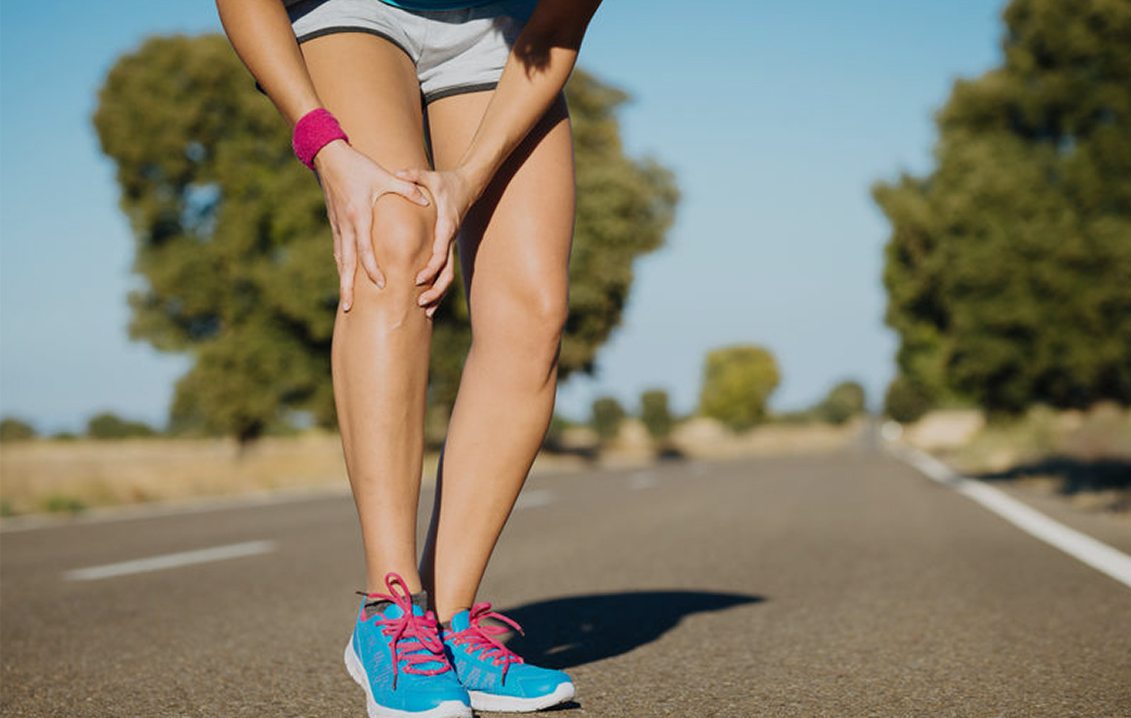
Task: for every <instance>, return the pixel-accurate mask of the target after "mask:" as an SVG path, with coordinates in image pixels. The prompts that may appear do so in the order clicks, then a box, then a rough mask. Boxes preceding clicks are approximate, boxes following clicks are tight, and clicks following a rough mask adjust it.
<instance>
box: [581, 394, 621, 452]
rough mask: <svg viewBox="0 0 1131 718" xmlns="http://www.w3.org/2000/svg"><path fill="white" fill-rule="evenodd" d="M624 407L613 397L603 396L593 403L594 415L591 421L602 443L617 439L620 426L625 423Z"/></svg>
mask: <svg viewBox="0 0 1131 718" xmlns="http://www.w3.org/2000/svg"><path fill="white" fill-rule="evenodd" d="M624 417H625V412H624V407H622V406H621V405H620V402H619V401H617V400H616V399H614V398H613V397H611V396H602V397H600V398H598V399H596V400H595V401H594V402H593V415H592V419H591V420H590V423H591V425H592V426H593V430H594V431H596V432H597V436H598V437H599V438H600V439H601V441H602V442H607V441H612V440H613V439H615V438H617V432H618V431H619V430H620V424H621V422H622V421H624Z"/></svg>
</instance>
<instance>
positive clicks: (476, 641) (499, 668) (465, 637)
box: [442, 603, 574, 713]
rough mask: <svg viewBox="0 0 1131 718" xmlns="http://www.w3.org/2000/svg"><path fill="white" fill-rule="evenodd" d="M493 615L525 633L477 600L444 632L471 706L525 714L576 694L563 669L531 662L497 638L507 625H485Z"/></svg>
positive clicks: (446, 644)
mask: <svg viewBox="0 0 1131 718" xmlns="http://www.w3.org/2000/svg"><path fill="white" fill-rule="evenodd" d="M485 618H491V619H495V620H497V621H500V622H502V623H505V624H506V625H508V626H510V627H511V628H513V629H515V630H516V631H518V632H519V633H522V627H521V626H519V625H518V624H517V623H515V622H514V621H513V620H511V619H509V618H507V617H506V616H504V615H502V614H500V613H496V612H494V611H492V610H491V604H489V603H477V604H475V605H474V606H473V607H472V608H471V610H470V611H460V612H459V613H457V614H456V615H454V616H452V627H451V630H445V631H443V634H442V635H443V639H444V645H445V646H447V647H448V650H449V651H451V655H452V663H453V664H454V665H455V669H456V675H458V676H459V680H460V682H461V683H462V684H463V687H464V688H466V689H467V693H468V695H469V696H471V707H472V708H475V709H477V710H482V711H507V712H514V713H525V712H527V711H536V710H541V709H542V708H549V707H550V706H556V705H557V704H559V703H564V702H566V701H568V700H570V699H571V698H573V696H574V688H573V681H571V680H570V678H569V676H567V675H566V674H565V673H562V672H561V671H555V670H551V669H549V668H539V667H538V666H532V665H530V664H528V663H526V662H525V661H523V660H522V658H521V657H520V656H519V655H517V654H516V653H514V652H513V651H511V650H510V649H509V648H507V647H506V646H504V645H503V644H502V643H500V642H499V641H498V640H497V639H496V638H495V636H498V635H500V634H503V633H506V632H507V629H506V628H504V627H503V626H497V625H491V624H489V623H482V621H483V619H485Z"/></svg>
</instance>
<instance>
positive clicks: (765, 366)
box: [699, 346, 781, 431]
mask: <svg viewBox="0 0 1131 718" xmlns="http://www.w3.org/2000/svg"><path fill="white" fill-rule="evenodd" d="M780 381H781V375H780V374H779V372H778V364H777V361H776V360H775V359H774V356H773V354H771V353H770V352H769V351H767V350H766V349H763V348H761V347H757V346H732V347H724V348H722V349H715V350H714V351H712V352H710V353H708V354H707V362H706V365H705V366H704V369H703V388H702V390H701V392H700V394H699V411H700V412H701V413H702V414H704V415H705V416H709V417H712V418H715V419H718V420H719V421H721V422H723V423H724V424H726V425H727V426H729V427H730V428H731V429H733V430H735V431H741V430H743V429H748V428H750V427H751V426H753V425H754V424H756V423H758V422H759V421H761V420H762V419H763V418H764V417H765V415H766V402H767V401H768V400H769V398H770V395H771V394H772V393H773V392H774V389H776V388H777V386H778V383H779V382H780Z"/></svg>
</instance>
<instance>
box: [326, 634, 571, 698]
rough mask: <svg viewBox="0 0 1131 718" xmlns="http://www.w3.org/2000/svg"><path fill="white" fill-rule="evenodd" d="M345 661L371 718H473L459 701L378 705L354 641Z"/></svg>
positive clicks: (348, 644)
mask: <svg viewBox="0 0 1131 718" xmlns="http://www.w3.org/2000/svg"><path fill="white" fill-rule="evenodd" d="M345 661H346V670H347V671H349V674H350V678H352V679H354V681H356V682H357V684H358V685H359V686H361V687H362V688H363V689H364V690H365V710H366V711H367V712H368V713H369V718H472V714H471V706H469V705H466V704H464V703H461V702H459V701H444V702H443V703H441V704H440V705H438V706H436V707H435V708H429V709H428V710H426V711H402V710H397V709H396V708H386V707H385V706H380V705H377V701H375V700H373V690H372V689H371V688H370V687H369V676H368V674H367V673H366V672H365V666H363V665H361V659H360V658H358V657H357V652H356V651H354V650H353V640H352V639H351V640H350V642H349V643H347V644H346V653H345ZM570 695H572V693H571V694H570Z"/></svg>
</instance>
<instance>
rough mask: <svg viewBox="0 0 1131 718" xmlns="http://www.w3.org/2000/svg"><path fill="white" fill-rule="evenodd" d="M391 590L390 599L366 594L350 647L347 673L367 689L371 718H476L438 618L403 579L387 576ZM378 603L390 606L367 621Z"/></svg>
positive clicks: (387, 582)
mask: <svg viewBox="0 0 1131 718" xmlns="http://www.w3.org/2000/svg"><path fill="white" fill-rule="evenodd" d="M385 585H386V586H388V588H389V593H388V594H383V593H370V594H366V598H365V599H364V600H363V601H362V603H361V608H360V609H358V616H357V624H356V625H355V626H354V629H353V635H352V636H351V637H350V642H349V644H348V645H346V654H345V660H346V669H347V670H348V671H349V673H350V676H351V677H352V678H353V679H354V680H355V681H357V683H358V684H359V685H360V686H361V687H362V688H364V689H365V706H366V709H367V710H368V712H369V718H471V704H470V701H469V699H468V696H467V691H466V690H465V689H464V688H463V686H461V685H460V683H459V679H458V678H457V677H456V673H455V671H454V670H452V664H451V663H450V662H449V660H448V657H447V654H446V653H445V652H444V644H443V643H442V642H441V640H440V633H439V629H440V627H439V624H437V623H436V616H435V614H433V613H432V612H431V611H428V612H427V613H425V612H424V611H423V610H422V609H421V608H420V607H419V606H414V605H413V604H412V598H411V596H410V595H409V592H408V588H407V586H406V585H405V582H404V579H402V578H401V577H400V576H398V575H397V574H395V573H390V574H388V575H387V576H385ZM397 589H399V592H398V590H397ZM374 600H378V601H381V600H383V601H389V604H388V606H386V607H385V608H384V610H383V611H381V612H379V613H375V614H373V615H372V616H368V617H367V616H366V610H365V604H366V603H369V602H371V601H374Z"/></svg>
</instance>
